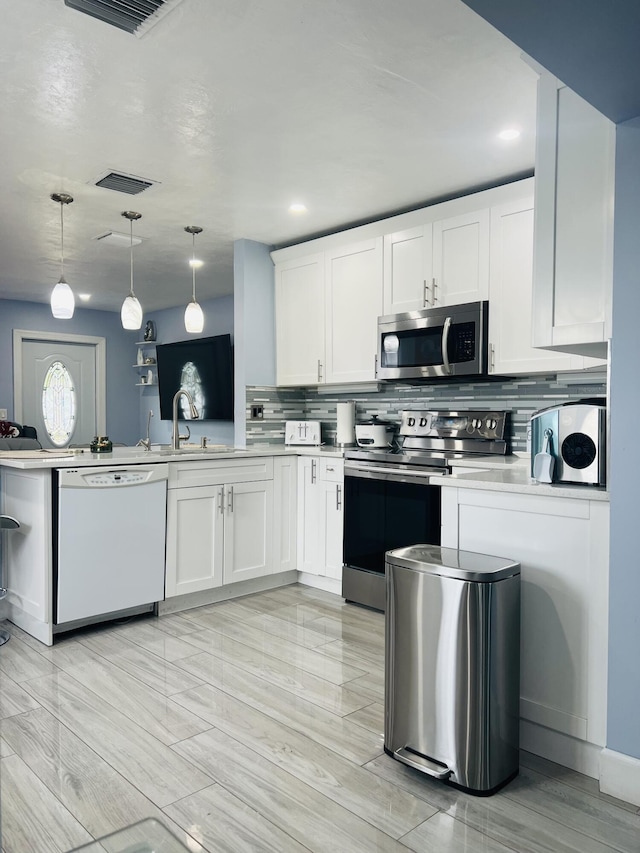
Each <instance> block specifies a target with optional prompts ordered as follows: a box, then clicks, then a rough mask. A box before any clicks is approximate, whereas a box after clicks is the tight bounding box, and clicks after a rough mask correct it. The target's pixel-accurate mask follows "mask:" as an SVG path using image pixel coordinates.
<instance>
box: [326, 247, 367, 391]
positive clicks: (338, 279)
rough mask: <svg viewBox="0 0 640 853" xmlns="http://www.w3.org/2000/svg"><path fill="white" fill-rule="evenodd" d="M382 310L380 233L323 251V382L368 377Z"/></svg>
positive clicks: (363, 379) (329, 382) (356, 380)
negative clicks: (324, 368) (357, 241)
mask: <svg viewBox="0 0 640 853" xmlns="http://www.w3.org/2000/svg"><path fill="white" fill-rule="evenodd" d="M380 314H382V238H381V237H378V238H376V239H374V240H365V241H363V242H361V243H356V244H353V245H349V246H343V247H341V248H337V249H332V250H331V251H328V252H326V254H325V340H326V350H325V358H326V370H324V371H322V373H321V380H322V382H324V383H327V384H336V383H343V382H367V381H371V382H372V381H373V380H374V379H375V375H376V365H375V360H376V353H377V347H378V338H377V331H378V317H379V315H380Z"/></svg>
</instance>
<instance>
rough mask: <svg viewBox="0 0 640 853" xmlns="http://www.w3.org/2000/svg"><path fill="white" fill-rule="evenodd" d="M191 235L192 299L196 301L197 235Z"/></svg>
mask: <svg viewBox="0 0 640 853" xmlns="http://www.w3.org/2000/svg"><path fill="white" fill-rule="evenodd" d="M191 236H192V238H193V253H192V255H193V257H192V259H191V274H192V279H193V298H192V300H191V301H192V302H195V301H196V235H195V234H192V235H191Z"/></svg>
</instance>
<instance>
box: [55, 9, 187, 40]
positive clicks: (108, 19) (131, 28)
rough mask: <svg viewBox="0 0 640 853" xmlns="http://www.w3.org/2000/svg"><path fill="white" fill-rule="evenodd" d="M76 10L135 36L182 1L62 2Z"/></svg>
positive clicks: (146, 29) (145, 30)
mask: <svg viewBox="0 0 640 853" xmlns="http://www.w3.org/2000/svg"><path fill="white" fill-rule="evenodd" d="M64 2H65V5H66V6H69V8H70V9H77V11H78V12H84V13H85V14H86V15H91V17H92V18H98V20H99V21H104V22H105V23H106V24H111V26H112V27H117V28H118V29H120V30H125V31H126V32H128V33H132V34H133V35H136V36H141V35H144V33H146V32H147V31H148V30H149V29H150V27H152V26H153V25H154V24H156V23H157V22H158V21H159V20H160V19H161V18H162V17H164V15H165V14H166V13H167V12H169V11H170V10H171V9H173V8H174V6H177V4H178V3H180V2H182V0H64Z"/></svg>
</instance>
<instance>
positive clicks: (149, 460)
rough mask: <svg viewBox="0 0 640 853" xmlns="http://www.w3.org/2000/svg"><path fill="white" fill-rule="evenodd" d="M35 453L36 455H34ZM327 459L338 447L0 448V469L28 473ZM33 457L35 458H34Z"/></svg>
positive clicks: (340, 453)
mask: <svg viewBox="0 0 640 853" xmlns="http://www.w3.org/2000/svg"><path fill="white" fill-rule="evenodd" d="M35 454H37V455H35ZM300 455H302V456H330V457H335V458H341V457H342V456H343V451H342V449H341V448H339V447H325V446H324V445H322V446H320V447H298V446H291V447H287V446H285V445H284V444H264V445H252V446H251V447H249V448H247V449H242V450H241V449H236V448H234V447H225V446H223V445H212V446H210V447H209V448H207V449H206V450H202V449H201V448H200V447H199V446H198V447H194V448H183V449H182V450H177V451H174V450H171V449H170V448H167V449H162V450H151V451H148V450H145V449H144V448H143V447H114V448H113V451H112V452H111V453H91V452H90V451H89V450H86V449H85V450H84V451H82V452H77V451H76V452H74V453H68V452H66V453H65V452H62V453H58V452H56V451H23V450H8V451H2V450H1V449H0V466H5V467H7V468H21V469H28V470H42V469H48V468H85V467H89V466H98V465H104V466H115V465H156V464H159V463H161V462H202V461H204V460H206V461H208V462H210V461H213V460H216V459H233V458H245V457H256V456H300ZM34 456H35V458H34Z"/></svg>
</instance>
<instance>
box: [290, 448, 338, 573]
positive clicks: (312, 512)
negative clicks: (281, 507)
mask: <svg viewBox="0 0 640 853" xmlns="http://www.w3.org/2000/svg"><path fill="white" fill-rule="evenodd" d="M343 493H344V474H343V462H342V460H341V459H324V458H322V457H301V458H300V459H299V460H298V571H300V572H303V573H306V574H309V575H315V576H317V577H322V578H328V579H331V580H334V581H340V580H341V579H342V533H343V518H344V509H343V506H344V502H343Z"/></svg>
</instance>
